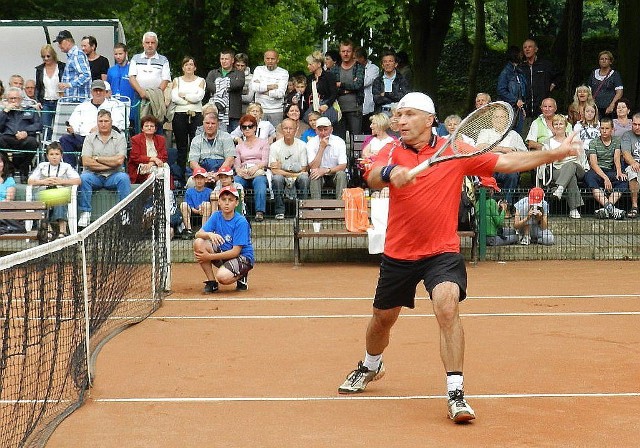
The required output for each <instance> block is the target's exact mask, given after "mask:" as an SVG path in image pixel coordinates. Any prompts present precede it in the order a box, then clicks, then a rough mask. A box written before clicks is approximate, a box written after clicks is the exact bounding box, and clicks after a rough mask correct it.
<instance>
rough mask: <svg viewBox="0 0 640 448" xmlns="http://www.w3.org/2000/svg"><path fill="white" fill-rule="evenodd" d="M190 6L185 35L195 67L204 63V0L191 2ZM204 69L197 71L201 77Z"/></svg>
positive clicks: (204, 72) (203, 74)
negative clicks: (188, 23)
mask: <svg viewBox="0 0 640 448" xmlns="http://www.w3.org/2000/svg"><path fill="white" fill-rule="evenodd" d="M191 5H192V6H191V8H189V9H190V11H189V13H190V17H189V21H190V30H189V32H188V33H187V35H188V38H187V39H188V42H189V48H190V50H189V51H191V52H192V54H191V55H192V56H193V57H194V58H195V60H196V65H197V64H198V62H202V63H204V61H205V46H204V45H202V42H205V40H206V36H205V35H204V33H205V29H206V27H205V24H204V19H205V16H206V14H205V11H204V0H193V1H192V2H191ZM205 69H206V67H204V65H203V66H202V67H200V69H199V73H200V75H202V76H203V77H204V76H206V75H207V72H206V70H205Z"/></svg>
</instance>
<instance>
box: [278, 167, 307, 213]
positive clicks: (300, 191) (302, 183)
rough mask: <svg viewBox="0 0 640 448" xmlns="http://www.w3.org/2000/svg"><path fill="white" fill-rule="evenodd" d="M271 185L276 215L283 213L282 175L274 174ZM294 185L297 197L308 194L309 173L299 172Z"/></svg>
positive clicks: (303, 197)
mask: <svg viewBox="0 0 640 448" xmlns="http://www.w3.org/2000/svg"><path fill="white" fill-rule="evenodd" d="M271 185H273V194H274V196H275V199H276V215H278V214H281V213H284V185H285V179H284V176H282V175H280V174H274V175H273V177H272V178H271ZM294 185H295V187H294V190H295V192H296V198H297V199H306V198H307V197H308V196H309V175H308V174H307V173H300V175H298V177H297V178H296V180H295V183H294Z"/></svg>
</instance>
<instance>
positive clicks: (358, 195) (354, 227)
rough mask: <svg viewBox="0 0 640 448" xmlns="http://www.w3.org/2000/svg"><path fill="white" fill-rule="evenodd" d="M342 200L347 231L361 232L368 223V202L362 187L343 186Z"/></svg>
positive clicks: (366, 227) (367, 226)
mask: <svg viewBox="0 0 640 448" xmlns="http://www.w3.org/2000/svg"><path fill="white" fill-rule="evenodd" d="M342 200H343V201H344V222H345V224H346V226H347V230H348V231H349V232H357V233H363V232H366V231H367V229H368V228H369V227H371V225H370V224H369V204H368V203H367V200H366V198H365V197H364V190H363V189H362V188H345V189H344V190H343V191H342Z"/></svg>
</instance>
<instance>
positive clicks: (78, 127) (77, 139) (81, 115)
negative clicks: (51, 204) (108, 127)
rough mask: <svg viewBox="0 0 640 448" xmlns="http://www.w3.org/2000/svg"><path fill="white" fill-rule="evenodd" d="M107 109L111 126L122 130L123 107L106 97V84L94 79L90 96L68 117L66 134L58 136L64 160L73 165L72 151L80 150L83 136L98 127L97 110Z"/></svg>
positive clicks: (75, 162) (74, 158) (123, 120)
mask: <svg viewBox="0 0 640 448" xmlns="http://www.w3.org/2000/svg"><path fill="white" fill-rule="evenodd" d="M100 110H108V111H109V112H111V119H112V121H113V128H114V129H115V130H116V131H119V132H123V131H124V129H125V126H126V121H125V108H124V105H123V104H122V103H120V102H116V101H114V100H110V99H109V98H107V86H106V84H105V82H104V81H102V80H101V79H96V80H95V81H93V82H92V83H91V98H90V99H88V100H86V101H84V102H82V103H80V104H78V105H77V106H76V108H75V109H74V110H73V112H72V113H71V116H70V117H69V124H68V126H67V135H63V136H62V137H61V138H60V145H62V149H63V154H64V161H65V162H67V163H69V164H71V165H73V166H75V165H76V164H77V157H76V155H75V154H73V153H74V152H80V151H81V150H82V144H83V142H84V138H85V137H86V136H87V135H88V134H89V133H90V132H95V131H96V130H97V129H98V125H97V119H98V111H100Z"/></svg>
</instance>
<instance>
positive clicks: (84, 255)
mask: <svg viewBox="0 0 640 448" xmlns="http://www.w3.org/2000/svg"><path fill="white" fill-rule="evenodd" d="M80 249H81V251H82V290H83V294H84V333H85V335H84V338H85V340H84V345H85V350H86V357H87V379H88V384H87V386H88V387H91V386H92V385H93V372H92V371H91V346H90V345H89V341H90V340H91V335H90V334H89V328H90V319H91V316H90V315H89V281H88V279H89V277H88V275H87V248H86V240H85V239H84V238H83V239H82V240H81V241H80Z"/></svg>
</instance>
